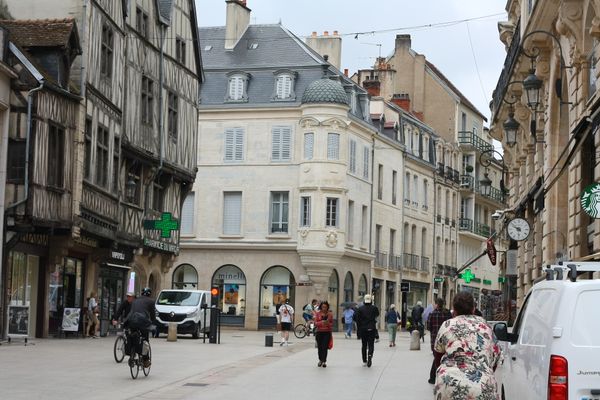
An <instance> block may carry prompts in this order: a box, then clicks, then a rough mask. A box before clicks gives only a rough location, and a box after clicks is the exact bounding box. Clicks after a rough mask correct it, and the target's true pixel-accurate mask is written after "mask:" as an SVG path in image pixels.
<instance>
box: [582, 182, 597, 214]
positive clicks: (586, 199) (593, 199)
mask: <svg viewBox="0 0 600 400" xmlns="http://www.w3.org/2000/svg"><path fill="white" fill-rule="evenodd" d="M599 196H600V183H592V184H591V185H589V186H587V187H586V188H585V189H584V190H583V192H582V193H581V195H580V202H581V208H582V209H583V211H585V212H586V213H587V214H588V215H589V216H590V217H592V218H600V206H598V204H599V203H598V199H599Z"/></svg>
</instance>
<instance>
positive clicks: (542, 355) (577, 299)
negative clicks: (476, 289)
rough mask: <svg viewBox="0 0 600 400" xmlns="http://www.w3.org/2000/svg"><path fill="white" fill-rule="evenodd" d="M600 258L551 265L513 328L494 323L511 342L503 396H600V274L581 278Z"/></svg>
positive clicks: (537, 399) (556, 399)
mask: <svg viewBox="0 0 600 400" xmlns="http://www.w3.org/2000/svg"><path fill="white" fill-rule="evenodd" d="M597 271H600V263H589V262H588V263H584V262H564V263H563V265H558V266H552V267H550V268H547V269H546V270H545V273H546V280H543V281H540V282H538V283H536V284H535V285H534V286H533V287H532V288H531V290H530V291H529V293H528V294H527V296H526V297H525V301H524V302H523V306H522V307H521V310H520V312H519V314H518V316H517V319H516V320H515V325H514V327H513V329H512V332H510V333H509V331H508V328H507V325H506V323H503V322H500V323H497V324H496V325H495V326H494V333H495V335H496V337H497V338H498V340H500V341H505V342H508V343H507V344H506V346H505V350H506V352H505V354H504V362H503V365H502V366H501V367H500V369H501V371H499V372H500V374H499V375H500V376H501V380H502V383H501V395H502V399H506V400H516V399H528V400H567V399H571V400H575V399H577V400H581V399H588V400H596V399H600V364H598V360H600V334H599V332H600V318H599V316H598V311H597V310H598V305H599V304H600V279H592V280H590V279H579V280H578V279H577V276H578V274H581V273H583V272H597Z"/></svg>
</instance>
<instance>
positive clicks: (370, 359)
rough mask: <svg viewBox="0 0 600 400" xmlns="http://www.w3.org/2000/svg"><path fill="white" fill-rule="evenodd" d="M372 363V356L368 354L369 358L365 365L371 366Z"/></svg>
mask: <svg viewBox="0 0 600 400" xmlns="http://www.w3.org/2000/svg"><path fill="white" fill-rule="evenodd" d="M372 364H373V356H369V359H368V360H367V367H369V368H371V365H372Z"/></svg>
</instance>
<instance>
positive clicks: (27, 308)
mask: <svg viewBox="0 0 600 400" xmlns="http://www.w3.org/2000/svg"><path fill="white" fill-rule="evenodd" d="M8 268H9V281H8V296H9V297H8V307H7V312H8V326H7V334H8V336H9V337H10V336H13V337H14V336H23V337H26V336H34V335H35V321H36V304H37V302H36V300H37V289H38V268H39V258H38V257H36V256H32V255H28V254H25V253H20V252H17V251H11V252H9V254H8Z"/></svg>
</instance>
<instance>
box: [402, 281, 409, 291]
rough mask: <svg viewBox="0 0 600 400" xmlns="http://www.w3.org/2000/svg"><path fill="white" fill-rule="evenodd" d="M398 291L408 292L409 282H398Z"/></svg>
mask: <svg viewBox="0 0 600 400" xmlns="http://www.w3.org/2000/svg"><path fill="white" fill-rule="evenodd" d="M400 292H402V293H406V292H410V282H400Z"/></svg>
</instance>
